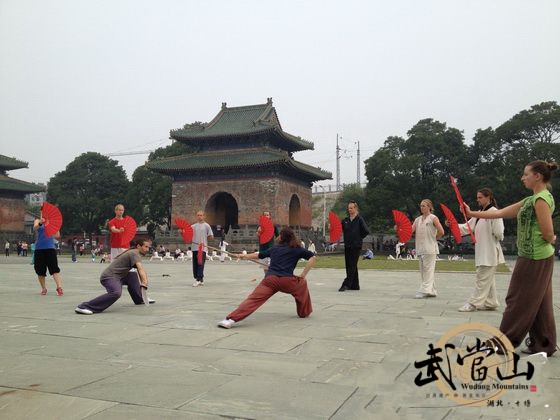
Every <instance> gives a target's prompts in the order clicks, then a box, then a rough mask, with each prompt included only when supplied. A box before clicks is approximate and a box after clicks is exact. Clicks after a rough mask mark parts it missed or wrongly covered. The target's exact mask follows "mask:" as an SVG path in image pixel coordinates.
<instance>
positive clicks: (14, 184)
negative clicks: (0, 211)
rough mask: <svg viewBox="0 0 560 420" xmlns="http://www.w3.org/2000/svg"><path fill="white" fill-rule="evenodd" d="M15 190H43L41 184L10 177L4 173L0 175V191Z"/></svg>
mask: <svg viewBox="0 0 560 420" xmlns="http://www.w3.org/2000/svg"><path fill="white" fill-rule="evenodd" d="M2 190H3V191H15V192H22V193H26V194H27V193H34V192H41V191H45V187H44V186H42V185H37V184H33V183H31V182H25V181H20V180H19V179H14V178H10V177H9V176H6V175H0V191H2Z"/></svg>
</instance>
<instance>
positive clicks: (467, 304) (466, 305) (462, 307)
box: [459, 302, 476, 312]
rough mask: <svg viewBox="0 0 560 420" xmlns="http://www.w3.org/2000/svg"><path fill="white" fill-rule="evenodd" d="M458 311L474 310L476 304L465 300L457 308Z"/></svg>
mask: <svg viewBox="0 0 560 420" xmlns="http://www.w3.org/2000/svg"><path fill="white" fill-rule="evenodd" d="M459 312H476V306H474V305H472V304H470V303H469V302H467V303H465V304H464V305H463V306H461V307H460V308H459Z"/></svg>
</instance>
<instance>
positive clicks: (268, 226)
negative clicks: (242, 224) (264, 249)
mask: <svg viewBox="0 0 560 420" xmlns="http://www.w3.org/2000/svg"><path fill="white" fill-rule="evenodd" d="M259 228H260V234H259V244H261V245H262V244H266V243H267V242H269V241H270V240H271V239H272V238H273V236H274V224H273V223H272V220H270V218H269V217H266V216H261V217H260V218H259Z"/></svg>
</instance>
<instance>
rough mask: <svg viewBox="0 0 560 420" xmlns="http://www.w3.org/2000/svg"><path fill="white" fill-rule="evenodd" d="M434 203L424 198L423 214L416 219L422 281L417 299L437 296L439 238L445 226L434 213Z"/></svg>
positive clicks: (413, 231)
mask: <svg viewBox="0 0 560 420" xmlns="http://www.w3.org/2000/svg"><path fill="white" fill-rule="evenodd" d="M433 211H434V204H433V203H432V201H431V200H428V199H424V200H422V201H421V202H420V213H421V215H420V216H419V217H417V218H416V219H415V220H414V224H413V225H412V233H416V254H417V255H418V261H419V262H420V276H421V278H422V283H421V284H420V288H419V289H418V291H417V292H416V296H415V297H416V299H423V298H427V297H436V296H437V290H436V284H435V283H436V282H435V271H436V256H437V255H438V254H439V247H438V243H437V239H439V238H441V237H442V236H443V233H444V232H443V226H442V225H441V223H440V221H439V219H438V218H437V216H436V215H434V214H432V213H433Z"/></svg>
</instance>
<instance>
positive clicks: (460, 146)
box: [364, 118, 471, 232]
mask: <svg viewBox="0 0 560 420" xmlns="http://www.w3.org/2000/svg"><path fill="white" fill-rule="evenodd" d="M407 135H408V138H406V139H404V138H402V137H389V138H387V140H386V141H385V143H384V145H383V147H381V148H380V149H378V150H377V151H376V152H375V153H374V154H373V156H371V157H370V158H369V159H367V160H366V162H365V163H366V176H367V179H368V183H367V186H366V189H365V195H366V205H365V208H364V212H365V213H366V214H367V215H368V221H369V223H370V226H371V227H372V228H373V229H374V230H377V231H382V232H383V231H385V232H387V231H390V230H391V229H392V226H393V220H392V215H391V210H392V209H398V210H401V211H404V212H405V213H407V214H408V215H409V217H410V218H413V217H414V216H415V215H417V214H418V204H419V202H420V201H421V200H422V199H423V198H430V199H431V200H432V201H433V202H434V203H436V205H437V203H441V202H444V203H447V204H448V205H450V206H451V205H454V203H455V197H454V193H453V191H452V189H451V187H450V185H449V175H454V176H458V175H459V174H461V175H467V174H468V173H469V171H470V165H471V158H470V156H469V154H468V148H467V146H466V145H465V143H464V136H463V133H462V132H461V131H460V130H458V129H456V128H451V127H447V125H446V124H445V123H442V122H439V121H435V120H433V119H431V118H430V119H424V120H421V121H419V122H418V123H417V124H416V125H414V126H413V127H412V128H411V129H410V130H409V131H408V133H407ZM455 207H456V205H455Z"/></svg>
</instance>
